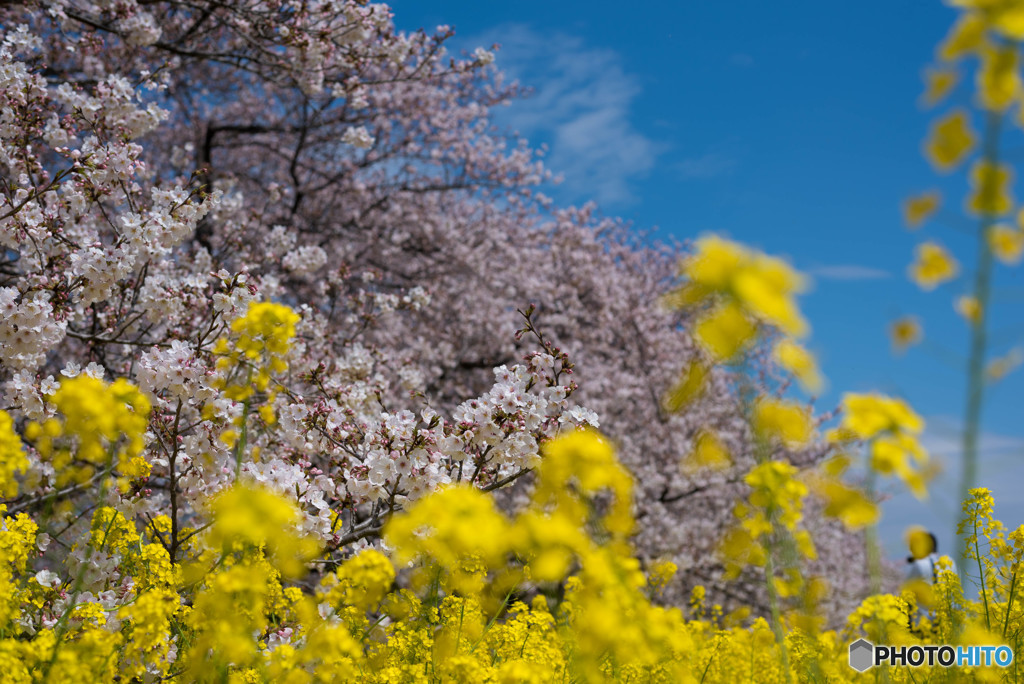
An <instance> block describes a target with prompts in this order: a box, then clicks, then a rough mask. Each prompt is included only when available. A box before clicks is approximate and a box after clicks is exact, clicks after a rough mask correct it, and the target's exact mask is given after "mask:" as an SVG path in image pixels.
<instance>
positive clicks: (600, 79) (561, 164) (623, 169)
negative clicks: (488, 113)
mask: <svg viewBox="0 0 1024 684" xmlns="http://www.w3.org/2000/svg"><path fill="white" fill-rule="evenodd" d="M473 43H475V44H479V45H489V44H491V43H499V44H500V45H501V50H499V51H498V54H497V64H498V66H499V67H500V68H501V69H502V70H503V71H504V72H505V73H506V74H508V75H510V76H511V77H512V78H515V79H516V80H518V81H519V82H520V83H522V84H523V85H524V86H528V87H530V88H532V89H533V93H532V95H531V96H530V97H529V98H527V99H525V100H521V101H518V102H515V103H513V104H512V105H511V106H510V107H509V108H508V109H507V110H504V111H503V112H501V113H500V115H499V123H501V124H504V125H508V126H509V127H511V128H512V129H514V130H518V131H519V132H520V133H521V134H522V135H525V136H526V137H527V138H530V140H531V142H535V143H536V142H538V141H541V140H545V141H548V143H549V148H550V151H549V153H548V156H547V162H546V163H547V165H548V168H549V169H551V170H552V171H553V172H555V173H556V174H561V175H562V176H563V178H564V183H563V186H562V188H563V192H567V193H568V194H569V195H570V196H571V199H572V200H573V201H581V200H587V199H596V200H598V201H599V202H601V203H603V204H616V203H626V202H629V201H631V200H633V199H635V196H634V194H633V191H632V183H633V182H634V181H636V180H637V179H640V178H643V177H644V176H645V175H646V174H647V173H648V172H649V171H650V170H651V169H652V168H653V167H654V164H655V161H656V158H657V156H658V154H659V153H660V152H661V151H662V147H663V146H662V145H660V144H659V143H657V142H656V141H654V140H652V139H651V138H649V137H647V136H646V135H644V134H643V133H641V132H640V131H639V130H637V128H636V127H635V126H634V125H633V123H632V121H631V107H632V103H633V101H634V99H635V98H636V97H637V95H639V94H640V90H641V89H640V85H639V83H638V82H637V80H636V79H635V78H634V77H633V76H631V75H630V74H627V73H626V71H625V69H624V68H623V65H622V59H621V57H620V56H619V54H618V53H616V52H615V51H614V50H610V49H604V48H596V47H592V46H588V45H586V44H585V43H584V42H583V40H582V39H580V38H579V37H576V36H571V35H567V34H563V33H543V34H542V33H540V32H538V31H536V30H534V29H532V28H530V27H528V26H526V25H523V24H513V25H508V26H503V27H500V28H498V29H496V30H494V31H491V32H488V33H487V34H484V35H482V36H475V37H474V38H473Z"/></svg>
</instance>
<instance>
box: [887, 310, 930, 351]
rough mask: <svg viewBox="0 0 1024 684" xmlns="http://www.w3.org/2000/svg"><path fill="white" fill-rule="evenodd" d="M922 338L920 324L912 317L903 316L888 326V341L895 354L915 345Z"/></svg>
mask: <svg viewBox="0 0 1024 684" xmlns="http://www.w3.org/2000/svg"><path fill="white" fill-rule="evenodd" d="M922 337H923V332H922V329H921V323H920V321H918V320H917V318H916V317H914V316H903V317H901V318H897V319H896V320H895V321H893V322H892V323H890V324H889V339H891V340H892V346H893V349H895V350H896V351H897V352H903V351H904V350H906V349H907V347H910V346H913V345H915V344H917V343H918V342H920V341H921V338H922Z"/></svg>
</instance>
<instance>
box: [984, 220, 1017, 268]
mask: <svg viewBox="0 0 1024 684" xmlns="http://www.w3.org/2000/svg"><path fill="white" fill-rule="evenodd" d="M986 237H987V238H988V246H989V249H991V250H992V254H994V255H995V257H996V258H997V259H999V260H1000V261H1001V262H1003V263H1004V264H1006V265H1007V266H1013V265H1016V264H1019V263H1020V260H1021V256H1024V230H1021V229H1020V228H1014V227H1012V226H1008V225H1006V224H1005V223H999V224H996V225H994V226H992V227H991V228H989V229H988V234H987V235H986Z"/></svg>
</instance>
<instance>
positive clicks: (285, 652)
mask: <svg viewBox="0 0 1024 684" xmlns="http://www.w3.org/2000/svg"><path fill="white" fill-rule="evenodd" d="M110 393H111V394H113V391H112V390H111V391H110ZM122 396H123V395H122ZM865 420H866V421H867V422H864V423H863V424H862V423H859V422H857V421H854V423H855V424H856V425H857V426H859V427H863V428H864V429H865V430H867V429H869V428H870V429H875V427H874V424H873V423H870V420H871V419H870V418H867V419H865ZM544 451H545V453H544V458H543V460H542V463H541V465H540V467H539V469H538V478H537V486H536V487H535V489H534V491H533V495H532V499H531V503H530V504H529V505H528V506H526V507H525V508H523V509H521V510H519V511H517V512H515V513H514V514H512V515H509V514H506V513H503V512H501V511H499V510H498V509H497V507H496V505H495V502H494V500H493V498H491V497H490V496H488V495H487V494H486V493H484V492H481V491H480V490H478V489H474V488H472V487H469V486H466V485H453V486H450V487H447V488H444V489H442V490H440V491H438V492H436V493H433V494H430V495H428V496H426V497H424V498H423V499H421V500H419V501H417V502H416V503H414V504H413V505H412V506H410V507H409V509H408V510H407V511H406V512H404V513H401V514H399V515H396V516H395V517H394V518H393V519H392V520H391V521H390V522H389V523H388V525H387V527H386V530H385V539H386V548H388V549H389V554H385V553H382V552H381V551H380V550H377V549H365V550H363V551H360V552H358V553H355V554H353V555H351V556H350V557H348V558H347V559H346V560H344V561H342V562H341V563H340V564H332V565H329V566H327V567H325V568H324V569H323V571H322V572H321V573H320V574H319V580H318V581H317V582H316V583H315V585H312V586H310V585H309V584H308V580H307V579H306V578H308V577H310V574H309V568H310V567H311V564H315V563H316V561H317V560H318V559H319V558H321V554H322V553H323V550H322V549H321V548H320V546H319V544H318V543H317V542H315V541H313V539H312V538H309V537H306V536H304V535H302V534H300V533H297V531H296V527H295V526H296V523H297V521H298V518H299V515H298V510H297V508H296V507H295V505H294V503H292V502H291V501H289V500H288V499H287V498H286V497H284V496H282V495H281V494H279V493H275V492H271V491H270V490H266V489H263V488H261V487H259V486H257V485H254V484H251V483H246V482H239V483H237V484H236V485H234V486H232V487H230V488H228V489H226V490H224V491H223V492H222V493H220V494H218V495H216V496H214V497H213V498H212V499H211V501H210V504H209V524H208V527H206V528H205V529H203V530H198V531H197V533H196V534H195V535H192V536H191V537H190V540H191V541H190V543H189V544H188V548H187V549H186V550H185V553H184V556H183V560H182V561H181V562H179V563H172V562H171V561H170V558H169V556H168V554H167V551H166V550H165V548H164V547H163V545H162V543H161V542H160V539H161V537H162V535H164V534H166V532H167V531H168V528H169V525H170V522H169V520H168V519H167V518H166V517H162V518H155V519H153V520H152V521H151V522H150V524H149V525H148V526H147V527H146V528H145V529H144V530H142V531H141V532H140V531H139V530H137V529H136V526H135V524H134V523H132V522H131V521H130V520H129V519H127V518H126V517H125V516H124V515H123V514H122V513H120V512H118V511H117V510H115V509H113V508H110V507H101V508H99V509H98V510H97V511H96V512H95V513H94V514H93V516H92V522H91V525H90V529H91V533H90V535H89V536H88V538H87V540H86V541H84V542H83V544H84V545H85V549H83V551H84V553H85V554H86V557H89V558H91V559H92V560H93V561H97V560H98V559H110V560H111V561H112V562H113V563H115V564H116V566H117V568H118V572H119V573H121V574H123V575H124V576H130V577H131V582H130V583H127V584H124V585H122V586H124V587H126V589H125V595H124V596H122V597H119V598H120V599H121V601H120V602H119V605H118V606H117V607H112V606H111V605H110V601H111V598H110V597H104V596H103V595H102V594H100V595H93V594H91V593H89V592H83V591H81V589H80V585H81V578H82V572H83V568H82V567H76V565H75V564H74V563H73V562H72V561H71V559H70V557H69V558H68V559H67V560H66V563H65V564H64V565H63V566H61V567H57V568H56V571H51V570H40V571H37V572H33V570H34V563H35V559H36V558H37V557H38V556H39V545H40V533H39V530H38V528H37V526H36V524H35V523H34V522H33V521H32V520H31V519H30V518H29V517H28V516H27V515H24V514H20V515H17V516H7V515H6V514H5V515H4V518H3V526H2V527H0V663H2V666H3V668H4V673H5V680H6V681H11V682H18V683H20V682H39V681H81V682H107V681H115V680H116V679H117V678H118V677H120V678H121V681H153V680H156V679H161V680H163V681H200V682H205V681H209V682H221V681H228V682H297V683H298V682H302V683H305V682H321V681H322V682H327V681H367V682H447V681H451V682H560V681H622V682H641V681H643V682H647V681H655V682H685V681H692V682H696V681H704V682H733V681H744V680H755V681H764V682H783V681H793V680H800V681H836V682H842V681H872V680H873V678H872V676H871V675H870V673H869V674H868V675H860V674H858V673H856V672H855V671H854V670H852V669H851V668H849V667H848V666H847V660H846V657H847V655H846V651H847V644H848V643H849V642H850V641H852V640H854V639H856V638H859V637H860V636H867V637H869V638H873V639H876V640H879V639H880V638H884V639H885V640H886V641H885V642H886V643H893V644H915V643H928V639H934V638H938V639H942V640H943V643H989V642H993V640H994V642H999V643H1002V642H1005V641H1007V640H1011V639H1010V637H1012V638H1014V639H1018V640H1019V633H1020V631H1021V627H1022V626H1024V611H1021V610H1020V608H1019V605H1018V604H1019V600H1020V598H1019V595H1018V594H1019V588H1018V573H1019V570H1020V563H1021V557H1022V554H1024V528H1021V529H1020V530H1017V531H1015V532H1014V533H1012V534H1010V535H1004V533H1003V530H1002V526H1001V525H1000V524H999V523H998V522H996V521H993V520H992V519H991V512H992V500H991V496H990V495H989V494H988V493H987V492H986V491H984V490H977V491H976V492H974V493H973V495H974V498H973V499H972V501H970V502H968V505H967V506H966V507H965V513H966V517H965V521H964V528H965V530H967V531H968V532H969V534H971V536H970V540H971V543H972V544H973V546H974V548H976V549H978V550H979V551H978V553H977V554H976V556H975V557H976V558H977V559H979V568H980V572H981V578H982V581H983V582H984V584H983V587H984V588H983V591H982V594H981V596H980V597H979V599H978V600H977V601H970V600H967V599H965V598H964V594H963V592H962V591H960V589H959V585H958V583H957V579H956V576H955V575H954V574H953V573H951V572H944V573H942V577H941V581H940V582H939V583H938V584H937V585H936V587H935V589H934V593H933V594H931V595H925V594H923V593H921V592H915V591H912V590H908V591H906V592H904V593H903V594H902V595H900V596H896V595H877V596H872V597H870V598H868V599H867V600H866V601H865V602H864V603H863V604H862V605H861V607H860V608H858V610H857V611H855V612H854V613H853V614H851V616H850V618H849V621H848V624H847V625H846V626H845V627H844V628H843V629H841V630H839V631H823V630H821V629H819V628H818V623H817V622H816V621H814V620H809V619H807V615H808V611H811V610H813V602H814V600H815V597H816V596H820V595H821V592H822V591H824V590H825V587H824V585H823V584H822V583H821V582H811V583H808V585H807V588H806V590H805V591H804V594H805V596H804V599H805V604H807V605H805V607H804V608H803V609H802V610H794V611H792V612H787V613H786V614H784V615H782V624H783V625H784V628H785V633H784V636H783V637H782V639H781V640H780V639H778V637H777V634H776V633H775V632H774V631H773V630H772V628H771V627H770V626H769V624H768V622H766V621H765V620H764V619H762V618H756V619H754V620H753V621H752V622H750V623H749V624H746V625H744V624H740V623H739V622H738V621H737V619H736V618H735V616H723V615H722V611H721V609H720V608H719V607H717V606H706V605H705V604H704V598H703V592H702V591H700V590H697V591H695V592H694V595H693V597H692V600H691V604H690V606H689V607H688V608H686V609H683V608H677V607H663V606H659V605H656V603H655V602H654V601H653V600H652V599H653V598H654V597H655V596H656V595H657V593H658V592H659V591H660V589H661V588H662V587H664V585H665V584H666V583H667V582H669V581H671V578H672V576H673V574H674V573H675V572H676V568H675V566H674V565H672V564H670V563H662V564H655V565H653V566H652V567H650V568H647V569H646V572H645V570H644V569H643V568H642V567H641V565H640V563H639V561H637V560H636V558H635V557H634V555H633V553H632V549H631V547H630V543H629V535H630V533H631V531H632V530H633V527H634V525H635V521H634V520H633V517H632V509H631V505H632V501H631V491H632V483H631V481H630V478H629V476H628V473H626V472H625V471H624V470H623V468H622V466H621V465H619V463H618V461H617V459H616V457H615V453H614V449H613V448H612V446H611V444H610V443H609V442H608V440H607V439H605V438H603V437H602V436H600V435H599V434H597V433H596V432H594V431H591V430H572V431H570V432H568V433H567V434H565V435H564V436H562V437H559V438H557V439H556V440H554V441H552V442H551V443H549V444H548V445H547V446H546V447H545V450H544ZM747 481H748V483H749V484H750V486H751V495H750V499H749V503H750V505H751V506H756V507H757V508H758V509H759V510H762V511H765V510H776V511H777V512H778V515H777V517H778V519H779V521H780V523H781V524H782V525H784V526H786V527H792V526H795V525H796V523H797V522H798V521H799V518H800V516H801V504H800V502H801V500H802V498H803V496H804V495H805V491H803V487H802V486H801V485H800V484H799V483H798V479H797V473H796V472H795V469H794V468H793V467H792V466H789V467H785V466H783V465H781V464H779V463H778V462H775V461H768V462H766V463H764V464H761V465H759V466H758V467H756V468H755V469H754V470H753V471H751V473H750V474H749V475H748V478H747ZM750 520H751V521H752V520H753V518H752V519H750ZM764 520H765V519H762V528H761V529H756V530H755V532H756V534H752V536H759V535H760V534H764V533H766V529H765V525H766V523H765V522H764ZM747 527H748V528H753V527H754V525H753V523H752V522H751V523H750V524H748V526H747ZM794 578H795V579H798V578H796V577H795V575H794ZM789 589H790V590H795V586H794V587H789ZM785 592H786V587H785V586H784V585H783V584H781V583H780V594H782V595H785ZM919 606H921V607H928V608H930V609H931V610H932V612H931V613H929V615H931V616H932V617H920V615H923V613H920V612H919V611H918V610H917V609H918V607H919ZM1014 634H1017V635H1018V636H1013V635H1014ZM1008 635H1009V636H1008ZM978 640H983V641H978ZM1011 642H1012V640H1011ZM1001 673H1002V671H1000V670H996V669H994V668H973V669H971V668H968V669H966V670H964V674H965V675H972V676H976V677H978V678H979V679H981V680H984V679H985V678H995V677H998V676H999V675H1000V674H1001ZM932 674H935V675H937V676H938V675H943V676H944V674H945V673H943V672H939V671H936V672H934V673H930V672H925V671H923V670H916V671H914V672H913V673H911V672H909V671H908V670H906V669H905V668H903V669H900V668H894V669H891V670H888V671H887V672H886V676H887V677H888V678H889V679H890V681H900V682H902V681H928V678H929V677H930V676H931V675H932ZM911 677H913V679H911ZM993 680H995V679H993Z"/></svg>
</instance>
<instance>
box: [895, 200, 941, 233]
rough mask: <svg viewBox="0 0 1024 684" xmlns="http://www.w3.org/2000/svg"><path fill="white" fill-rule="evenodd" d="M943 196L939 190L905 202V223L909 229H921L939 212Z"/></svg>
mask: <svg viewBox="0 0 1024 684" xmlns="http://www.w3.org/2000/svg"><path fill="white" fill-rule="evenodd" d="M941 204H942V195H941V194H940V193H939V192H938V191H937V190H929V191H927V192H922V193H921V194H920V195H915V196H913V197H908V198H907V199H905V200H904V201H903V221H904V222H905V223H906V224H907V227H908V228H911V229H914V228H920V227H921V224H923V223H924V222H925V221H927V220H928V218H929V217H930V216H931V215H932V214H934V213H935V212H936V210H938V208H939V206H940V205H941Z"/></svg>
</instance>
